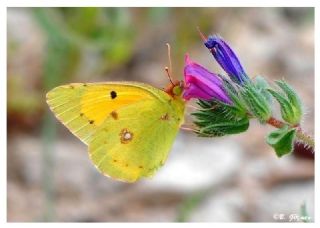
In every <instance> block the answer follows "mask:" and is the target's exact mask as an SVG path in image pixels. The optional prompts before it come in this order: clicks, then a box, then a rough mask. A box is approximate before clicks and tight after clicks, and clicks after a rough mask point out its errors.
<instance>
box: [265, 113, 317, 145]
mask: <svg viewBox="0 0 320 228" xmlns="http://www.w3.org/2000/svg"><path fill="white" fill-rule="evenodd" d="M267 124H269V125H271V126H274V127H276V128H282V127H283V126H285V125H286V124H285V123H284V122H282V121H281V120H278V119H276V118H274V117H270V119H268V120H267ZM289 127H291V128H296V129H297V134H296V137H297V139H298V140H299V141H301V142H303V143H304V144H305V145H307V146H309V147H310V148H312V150H313V151H314V139H313V138H312V137H311V136H310V135H308V134H307V133H305V132H304V131H303V130H302V129H301V127H300V126H289Z"/></svg>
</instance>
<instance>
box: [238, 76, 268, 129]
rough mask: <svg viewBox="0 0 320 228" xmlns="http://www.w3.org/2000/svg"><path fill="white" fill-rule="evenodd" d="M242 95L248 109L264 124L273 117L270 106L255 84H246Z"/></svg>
mask: <svg viewBox="0 0 320 228" xmlns="http://www.w3.org/2000/svg"><path fill="white" fill-rule="evenodd" d="M240 93H241V97H242V99H243V100H244V101H245V103H246V106H247V108H248V109H249V110H250V112H251V113H252V114H253V115H254V116H255V117H257V118H258V119H259V120H260V122H262V123H264V122H266V121H267V120H268V119H269V118H270V117H271V108H270V104H269V103H268V101H267V100H266V98H265V97H264V95H263V94H262V93H261V92H259V90H258V89H257V88H256V86H255V85H254V84H253V83H251V82H249V83H246V84H245V85H244V86H243V87H242V88H241V91H240Z"/></svg>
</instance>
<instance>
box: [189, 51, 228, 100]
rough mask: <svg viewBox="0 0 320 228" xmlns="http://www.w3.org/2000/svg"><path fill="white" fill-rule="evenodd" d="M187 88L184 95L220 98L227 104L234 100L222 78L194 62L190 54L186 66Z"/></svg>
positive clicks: (205, 98)
mask: <svg viewBox="0 0 320 228" xmlns="http://www.w3.org/2000/svg"><path fill="white" fill-rule="evenodd" d="M184 80H185V84H186V85H185V88H184V93H183V97H184V99H186V100H189V99H191V98H195V99H202V100H208V101H210V100H214V99H215V100H218V101H221V102H224V103H227V104H231V103H232V101H231V99H230V97H229V96H228V93H227V92H226V90H225V89H224V87H223V82H222V79H221V78H220V77H219V76H218V75H216V74H214V73H211V72H210V71H208V70H207V69H205V68H204V67H203V66H201V65H199V64H197V63H195V62H193V61H192V60H191V59H190V58H189V55H188V54H187V55H186V57H185V67H184Z"/></svg>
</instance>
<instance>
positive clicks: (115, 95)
mask: <svg viewBox="0 0 320 228" xmlns="http://www.w3.org/2000/svg"><path fill="white" fill-rule="evenodd" d="M110 96H111V99H115V98H116V97H117V93H116V91H111V92H110Z"/></svg>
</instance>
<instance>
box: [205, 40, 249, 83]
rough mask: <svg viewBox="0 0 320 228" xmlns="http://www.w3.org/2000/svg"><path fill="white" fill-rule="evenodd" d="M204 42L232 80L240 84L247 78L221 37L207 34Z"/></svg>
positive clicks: (234, 55)
mask: <svg viewBox="0 0 320 228" xmlns="http://www.w3.org/2000/svg"><path fill="white" fill-rule="evenodd" d="M204 44H205V46H206V47H207V48H208V49H209V50H210V52H211V53H212V54H213V56H214V58H215V59H216V61H217V62H218V63H219V64H220V66H221V67H222V68H223V69H224V71H225V72H226V73H227V74H228V75H229V77H230V78H231V79H232V80H233V81H235V82H236V83H238V84H240V85H241V84H243V83H244V82H245V81H247V80H249V77H248V76H247V74H246V72H245V71H244V69H243V67H242V65H241V63H240V61H239V59H238V57H237V56H236V54H235V53H234V52H233V50H232V49H231V48H230V47H229V45H228V44H227V43H226V42H225V41H224V40H223V39H222V38H220V37H218V36H209V38H208V39H207V41H206V42H205V43H204Z"/></svg>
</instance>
